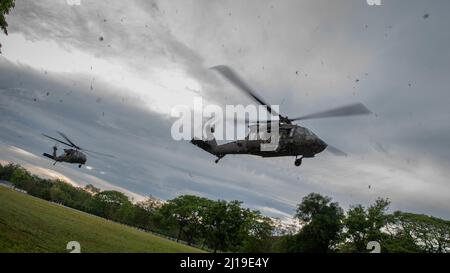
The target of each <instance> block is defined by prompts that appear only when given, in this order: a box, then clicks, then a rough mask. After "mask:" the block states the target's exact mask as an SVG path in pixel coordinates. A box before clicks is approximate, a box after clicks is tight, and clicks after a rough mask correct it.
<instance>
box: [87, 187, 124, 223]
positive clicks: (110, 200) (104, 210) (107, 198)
mask: <svg viewBox="0 0 450 273" xmlns="http://www.w3.org/2000/svg"><path fill="white" fill-rule="evenodd" d="M132 207H133V204H132V203H131V202H130V200H129V199H128V197H127V196H126V195H125V194H123V193H121V192H118V191H102V192H100V193H98V194H96V195H95V196H94V198H93V199H92V203H91V210H92V212H93V213H94V214H97V215H99V216H102V217H105V218H108V219H112V220H115V221H119V222H122V223H128V222H129V219H131V218H132V217H133V215H132Z"/></svg>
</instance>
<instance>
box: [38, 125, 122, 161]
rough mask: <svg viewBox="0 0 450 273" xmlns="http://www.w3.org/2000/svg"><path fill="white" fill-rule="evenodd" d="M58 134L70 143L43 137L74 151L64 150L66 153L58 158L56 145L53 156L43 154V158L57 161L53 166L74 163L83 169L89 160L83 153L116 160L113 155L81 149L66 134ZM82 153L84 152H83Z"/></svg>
mask: <svg viewBox="0 0 450 273" xmlns="http://www.w3.org/2000/svg"><path fill="white" fill-rule="evenodd" d="M58 134H60V135H61V136H62V137H63V138H64V139H65V140H66V141H67V142H68V143H67V142H64V141H62V140H59V139H57V138H54V137H51V136H48V135H46V134H42V135H43V136H45V137H48V138H50V139H52V140H55V141H58V142H59V143H62V144H64V145H67V146H69V147H72V148H74V149H64V153H63V154H61V155H59V156H58V155H57V154H56V152H57V151H58V147H57V146H56V144H55V146H53V154H47V153H43V154H42V155H43V156H46V157H48V158H50V159H52V160H54V161H55V162H54V163H53V165H55V164H56V162H67V163H72V164H78V168H81V166H82V165H84V164H86V160H87V158H86V155H85V154H84V153H83V152H85V153H87V154H89V153H91V154H97V155H101V156H106V157H111V158H114V156H112V155H108V154H104V153H99V152H94V151H90V150H86V149H82V148H81V147H79V146H77V145H75V144H74V143H73V142H72V141H71V140H70V139H69V138H68V137H67V136H66V135H65V134H63V133H61V132H58ZM81 151H83V152H81Z"/></svg>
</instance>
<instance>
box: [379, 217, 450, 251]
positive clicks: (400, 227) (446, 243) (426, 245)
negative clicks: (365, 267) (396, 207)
mask: <svg viewBox="0 0 450 273" xmlns="http://www.w3.org/2000/svg"><path fill="white" fill-rule="evenodd" d="M386 229H387V231H388V232H389V234H390V237H389V239H387V240H386V242H385V245H386V249H387V251H388V252H428V253H450V221H447V220H443V219H439V218H436V217H432V216H427V215H422V214H414V213H407V212H401V211H396V212H394V214H393V215H391V217H390V219H389V224H388V225H387V227H386Z"/></svg>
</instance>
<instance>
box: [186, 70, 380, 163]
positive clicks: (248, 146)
mask: <svg viewBox="0 0 450 273" xmlns="http://www.w3.org/2000/svg"><path fill="white" fill-rule="evenodd" d="M211 69H213V70H216V71H217V72H219V73H220V74H221V75H222V76H223V77H224V78H225V79H227V80H228V81H230V82H231V83H232V84H233V85H234V86H236V87H237V88H238V89H240V90H242V91H243V92H244V93H246V94H247V95H249V96H250V97H251V98H253V99H254V100H255V101H256V102H258V103H259V104H261V105H263V106H265V107H266V108H267V111H268V112H269V113H271V114H272V115H275V116H279V120H278V123H279V126H278V127H279V141H278V147H277V148H276V149H275V150H274V151H262V150H261V144H265V143H268V142H269V141H270V140H268V138H264V137H262V136H261V132H269V133H270V126H271V122H277V121H255V122H254V123H255V124H253V125H249V134H248V135H247V136H246V137H245V139H244V140H237V141H233V142H230V143H226V144H223V145H217V142H216V140H215V139H214V138H212V140H206V141H205V140H200V139H195V138H194V139H192V140H191V143H192V144H194V145H196V146H198V147H200V148H201V149H203V150H205V151H207V152H209V153H211V154H213V155H215V156H217V159H216V160H215V162H216V163H218V162H219V160H220V159H221V158H223V157H224V156H225V155H227V154H251V155H257V156H262V157H281V156H295V166H297V167H298V166H300V165H301V164H302V159H303V158H312V157H314V156H315V155H316V154H318V153H321V152H322V151H324V150H325V149H327V151H329V152H331V153H333V154H335V155H338V156H347V155H346V153H344V152H342V151H340V150H339V149H337V148H335V147H333V146H331V145H328V144H327V143H325V142H324V141H323V140H321V139H320V138H319V137H318V136H317V135H315V134H314V133H313V132H311V130H309V129H307V128H305V127H301V126H299V125H296V124H292V122H293V121H298V120H307V119H318V118H328V117H343V116H355V115H367V114H371V113H372V112H371V111H370V110H369V109H367V107H366V106H364V105H363V104H362V103H355V104H350V105H346V106H342V107H338V108H334V109H331V110H327V111H321V112H317V113H314V114H310V115H305V116H301V117H297V118H288V117H287V116H282V115H281V114H279V113H276V112H275V111H274V110H273V109H271V108H270V106H269V104H267V103H266V102H264V101H263V100H262V99H261V98H260V97H259V96H257V95H256V92H255V91H254V90H253V89H252V88H251V87H250V86H249V85H247V84H246V83H245V82H244V81H243V80H242V79H241V78H240V77H239V76H238V75H237V74H236V72H234V71H233V70H232V69H231V68H229V67H227V66H224V65H220V66H215V67H212V68H211ZM246 122H250V123H251V121H246ZM263 127H264V128H263ZM262 129H264V131H263V130H262ZM211 133H214V127H211ZM269 139H270V138H269Z"/></svg>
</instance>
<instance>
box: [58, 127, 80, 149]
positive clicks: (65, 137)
mask: <svg viewBox="0 0 450 273" xmlns="http://www.w3.org/2000/svg"><path fill="white" fill-rule="evenodd" d="M57 132H58V134H60V135H61V136H62V137H63V138H64V139H65V140H67V141H68V142H69V143H70V144H72V146H73V147H75V148H77V149H79V150H81V148H80V147H78V146H77V145H76V144H75V143H73V142H72V141H70V139H69V138H68V137H67V136H66V135H65V134H63V133H61V132H60V131H57Z"/></svg>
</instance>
